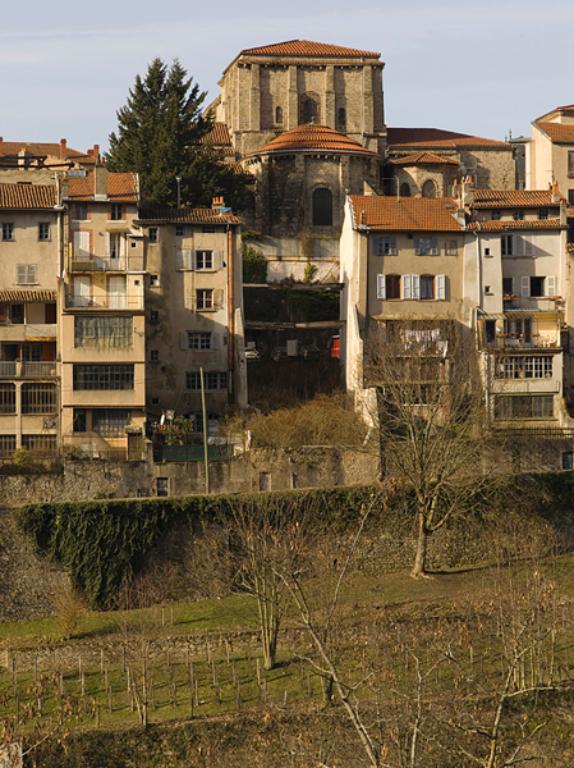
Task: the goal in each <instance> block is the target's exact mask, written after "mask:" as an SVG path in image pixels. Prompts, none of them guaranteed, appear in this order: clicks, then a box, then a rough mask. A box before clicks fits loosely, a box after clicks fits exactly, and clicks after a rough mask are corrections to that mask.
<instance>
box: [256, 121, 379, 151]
mask: <svg viewBox="0 0 574 768" xmlns="http://www.w3.org/2000/svg"><path fill="white" fill-rule="evenodd" d="M316 150H321V151H323V152H334V153H336V154H348V155H367V156H369V157H377V156H378V155H377V154H376V153H375V152H371V150H370V149H366V147H363V146H361V144H359V143H358V142H357V141H355V140H354V139H351V138H349V137H348V136H345V134H344V133H340V132H339V131H335V130H334V129H333V128H327V127H326V126H324V125H314V124H309V125H299V126H297V128H292V129H291V130H289V131H285V132H284V133H281V134H279V136H276V137H275V138H274V139H271V141H269V142H267V144H264V145H263V146H262V147H259V149H257V150H256V151H255V152H251V153H250V154H251V155H266V154H279V153H284V154H291V153H292V152H309V151H316Z"/></svg>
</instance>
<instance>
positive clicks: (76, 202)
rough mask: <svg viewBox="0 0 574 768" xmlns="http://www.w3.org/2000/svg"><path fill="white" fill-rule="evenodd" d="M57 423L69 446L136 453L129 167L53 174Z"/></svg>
mask: <svg viewBox="0 0 574 768" xmlns="http://www.w3.org/2000/svg"><path fill="white" fill-rule="evenodd" d="M61 195H62V202H63V204H64V206H65V208H66V218H65V226H64V232H63V252H62V280H61V282H60V294H59V300H60V306H61V316H60V325H59V344H60V350H61V358H62V362H61V382H62V383H61V424H62V441H63V445H64V447H66V448H67V449H68V450H72V449H73V450H76V451H77V452H79V453H81V454H89V455H91V456H107V455H109V454H110V453H117V454H118V455H119V456H121V457H124V458H125V457H126V456H127V457H128V458H133V459H138V458H141V456H142V452H143V444H144V427H145V348H146V344H145V314H144V288H145V286H144V283H145V263H144V240H143V236H142V233H141V231H140V230H139V229H138V228H136V226H135V221H136V220H137V218H138V202H139V189H138V178H137V174H133V173H110V172H108V171H107V169H106V168H105V167H104V166H97V167H96V168H94V169H93V170H91V171H75V172H71V173H68V174H67V175H66V177H65V179H64V180H63V181H62V188H61Z"/></svg>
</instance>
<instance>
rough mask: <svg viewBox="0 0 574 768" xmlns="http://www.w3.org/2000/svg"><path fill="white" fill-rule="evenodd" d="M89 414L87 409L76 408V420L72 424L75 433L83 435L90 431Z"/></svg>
mask: <svg viewBox="0 0 574 768" xmlns="http://www.w3.org/2000/svg"><path fill="white" fill-rule="evenodd" d="M87 413H88V412H87V411H86V409H85V408H74V418H73V422H72V430H73V431H74V432H79V433H81V432H87V431H88V419H87Z"/></svg>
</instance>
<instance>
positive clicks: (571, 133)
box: [536, 122, 574, 144]
mask: <svg viewBox="0 0 574 768" xmlns="http://www.w3.org/2000/svg"><path fill="white" fill-rule="evenodd" d="M536 126H537V127H538V128H540V129H541V130H543V131H544V133H545V134H546V135H547V136H549V138H550V140H551V141H553V142H554V143H555V144H574V125H565V124H564V123H544V122H542V123H536Z"/></svg>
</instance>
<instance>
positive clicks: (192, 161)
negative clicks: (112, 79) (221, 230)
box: [107, 58, 246, 209]
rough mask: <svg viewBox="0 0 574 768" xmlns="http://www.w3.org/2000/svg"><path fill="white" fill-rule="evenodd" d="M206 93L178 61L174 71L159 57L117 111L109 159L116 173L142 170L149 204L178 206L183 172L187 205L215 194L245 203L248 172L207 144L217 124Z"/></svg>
mask: <svg viewBox="0 0 574 768" xmlns="http://www.w3.org/2000/svg"><path fill="white" fill-rule="evenodd" d="M205 96H206V93H205V91H201V90H200V88H199V86H198V84H197V83H194V82H193V78H192V77H189V76H188V74H187V72H186V71H185V69H184V68H183V67H182V66H181V64H180V63H179V62H178V61H174V63H173V64H172V65H171V67H170V68H169V69H168V67H167V66H166V65H165V64H164V63H163V62H162V61H161V59H159V58H156V59H154V60H153V61H152V62H151V64H150V65H149V67H148V70H147V73H146V76H145V78H144V79H142V78H141V77H140V76H139V75H138V76H137V77H136V79H135V84H134V86H133V87H132V88H131V89H130V91H129V96H128V99H127V102H126V104H125V106H123V107H121V109H119V110H118V112H117V119H118V129H117V132H115V131H114V132H113V133H111V134H110V138H109V142H110V150H109V152H108V155H107V162H108V167H109V169H110V170H112V171H137V172H138V173H139V174H140V186H141V195H142V199H143V200H144V201H145V202H149V203H156V204H161V205H175V204H176V200H177V184H176V177H177V176H179V177H181V179H182V181H181V200H182V203H184V204H190V205H209V203H210V201H211V197H212V196H213V195H223V196H224V197H225V198H226V201H227V202H228V204H230V205H233V206H234V207H236V208H237V209H240V208H242V207H243V206H244V204H245V202H246V193H245V185H246V178H245V176H243V175H242V174H237V173H236V172H235V170H234V169H233V167H231V166H229V165H226V164H224V163H223V159H222V157H221V156H220V155H219V153H218V152H217V151H216V149H215V148H213V147H210V146H209V144H206V143H202V139H203V137H204V136H205V135H206V134H207V133H208V132H209V130H210V129H211V126H212V120H211V117H209V116H207V117H206V116H204V115H202V112H201V107H202V105H203V102H204V101H205Z"/></svg>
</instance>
